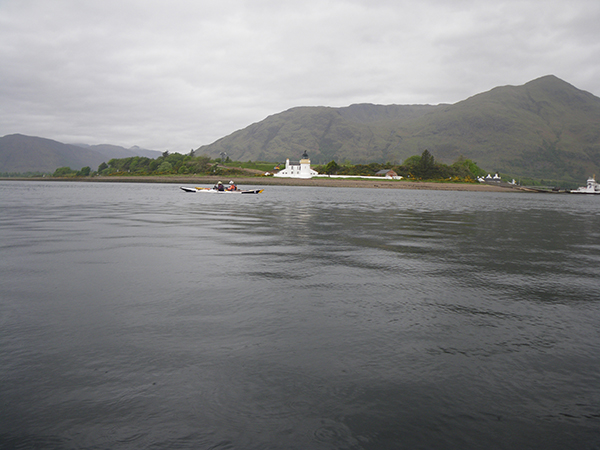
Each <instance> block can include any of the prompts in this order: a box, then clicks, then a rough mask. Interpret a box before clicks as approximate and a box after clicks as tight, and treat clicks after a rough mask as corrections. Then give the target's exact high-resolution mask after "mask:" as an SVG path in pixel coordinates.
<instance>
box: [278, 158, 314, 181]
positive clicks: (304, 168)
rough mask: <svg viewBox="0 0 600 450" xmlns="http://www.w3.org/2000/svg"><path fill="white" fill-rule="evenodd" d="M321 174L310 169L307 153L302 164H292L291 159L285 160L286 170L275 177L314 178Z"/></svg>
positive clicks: (301, 161)
mask: <svg viewBox="0 0 600 450" xmlns="http://www.w3.org/2000/svg"><path fill="white" fill-rule="evenodd" d="M315 175H319V173H318V172H317V171H315V170H312V169H311V168H310V159H308V155H307V154H306V152H304V153H303V154H302V159H301V160H300V162H290V160H289V158H288V159H286V160H285V169H282V170H280V171H279V172H277V173H276V174H274V175H273V176H275V177H287V178H312V177H314V176H315Z"/></svg>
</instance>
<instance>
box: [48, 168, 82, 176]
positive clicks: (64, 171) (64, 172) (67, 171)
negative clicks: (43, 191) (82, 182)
mask: <svg viewBox="0 0 600 450" xmlns="http://www.w3.org/2000/svg"><path fill="white" fill-rule="evenodd" d="M76 173H77V172H76V171H74V170H73V169H71V168H70V167H59V168H58V169H56V170H55V171H54V173H53V174H52V176H53V177H73V176H75V174H76Z"/></svg>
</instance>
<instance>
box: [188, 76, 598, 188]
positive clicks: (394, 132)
mask: <svg viewBox="0 0 600 450" xmlns="http://www.w3.org/2000/svg"><path fill="white" fill-rule="evenodd" d="M425 149H428V150H429V151H430V152H431V153H432V154H433V156H434V157H435V158H436V160H438V161H441V162H445V163H451V162H453V161H455V160H456V159H458V158H459V157H460V156H464V157H465V158H468V159H472V160H474V161H475V162H477V163H478V165H479V166H480V167H482V168H484V169H486V170H489V171H494V172H500V173H507V174H511V175H512V176H515V177H516V176H523V177H534V178H546V179H555V180H569V181H582V180H584V179H586V178H587V177H588V176H589V175H590V174H593V173H600V98H598V97H596V96H594V95H593V94H591V93H589V92H585V91H582V90H579V89H577V88H576V87H574V86H572V85H571V84H569V83H567V82H565V81H563V80H561V79H559V78H557V77H555V76H553V75H548V76H545V77H541V78H538V79H536V80H533V81H530V82H529V83H526V84H525V85H522V86H501V87H496V88H494V89H492V90H490V91H488V92H484V93H481V94H477V95H474V96H472V97H470V98H468V99H466V100H463V101H460V102H458V103H455V104H452V105H449V104H440V105H373V104H357V105H351V106H348V107H343V108H330V107H296V108H292V109H290V110H287V111H284V112H281V113H279V114H275V115H272V116H269V117H267V118H266V119H264V120H263V121H261V122H258V123H254V124H252V125H250V126H248V127H246V128H244V129H243V130H239V131H236V132H234V133H232V134H231V135H229V136H226V137H223V138H221V139H219V140H217V141H216V142H214V143H212V144H210V145H205V146H201V147H199V148H198V149H197V152H198V153H199V154H207V155H210V156H213V157H217V156H218V155H219V154H220V153H221V152H225V153H227V155H228V156H229V157H230V158H231V159H233V160H254V161H257V160H264V161H278V162H279V161H284V160H285V159H286V158H290V159H298V158H299V157H300V155H301V154H302V153H303V152H304V151H306V152H308V154H309V157H310V158H311V161H312V162H313V163H327V162H329V161H331V160H336V161H337V162H339V163H343V162H345V161H348V162H351V163H355V164H356V163H368V162H388V161H389V162H402V161H404V160H405V159H406V158H408V157H410V156H413V155H420V154H421V153H422V152H423V150H425Z"/></svg>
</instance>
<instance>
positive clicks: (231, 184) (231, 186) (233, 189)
mask: <svg viewBox="0 0 600 450" xmlns="http://www.w3.org/2000/svg"><path fill="white" fill-rule="evenodd" d="M227 190H228V191H237V186H236V185H235V183H234V182H233V181H230V182H229V187H228V188H227Z"/></svg>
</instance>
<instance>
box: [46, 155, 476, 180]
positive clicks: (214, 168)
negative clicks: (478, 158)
mask: <svg viewBox="0 0 600 450" xmlns="http://www.w3.org/2000/svg"><path fill="white" fill-rule="evenodd" d="M248 164H256V163H250V162H248V163H238V162H233V161H231V160H230V159H229V157H227V159H223V158H219V159H211V158H210V157H209V156H206V155H196V154H195V152H194V151H193V150H192V151H191V152H190V153H189V154H187V155H183V154H180V153H169V152H168V151H166V152H164V153H163V154H162V155H161V156H159V157H158V158H156V159H152V158H148V157H145V156H132V157H128V158H113V159H111V160H109V161H108V162H103V163H102V164H100V165H99V166H98V170H97V171H92V170H91V168H90V167H84V168H83V169H81V170H72V169H71V168H69V167H60V168H58V169H56V171H55V172H54V174H53V176H55V177H87V176H96V175H103V176H110V175H174V174H179V175H185V174H199V175H240V174H242V173H243V172H242V170H241V168H239V169H236V168H232V167H230V166H232V165H235V166H238V165H239V166H240V167H242V166H248ZM314 169H315V170H317V172H319V173H323V174H329V175H348V176H352V175H357V176H374V175H376V174H377V172H379V171H381V170H385V169H388V170H393V171H394V172H396V173H397V174H398V175H399V176H402V177H404V178H409V179H414V180H448V179H451V180H454V181H466V182H469V181H475V180H476V179H477V177H478V176H481V175H485V174H486V172H485V171H484V170H482V169H481V168H479V167H478V166H477V164H476V163H474V162H473V161H471V160H470V159H465V158H462V157H461V158H459V159H458V160H457V161H456V162H454V163H453V164H451V165H446V164H442V163H438V162H436V161H435V158H434V157H433V155H432V154H431V153H430V152H429V150H425V151H423V153H422V154H421V155H415V156H411V157H410V158H408V159H406V160H405V161H404V162H403V163H402V164H392V163H370V164H354V165H352V164H343V165H340V164H338V163H336V162H335V161H331V162H329V163H328V164H325V165H322V166H315V167H314Z"/></svg>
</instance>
